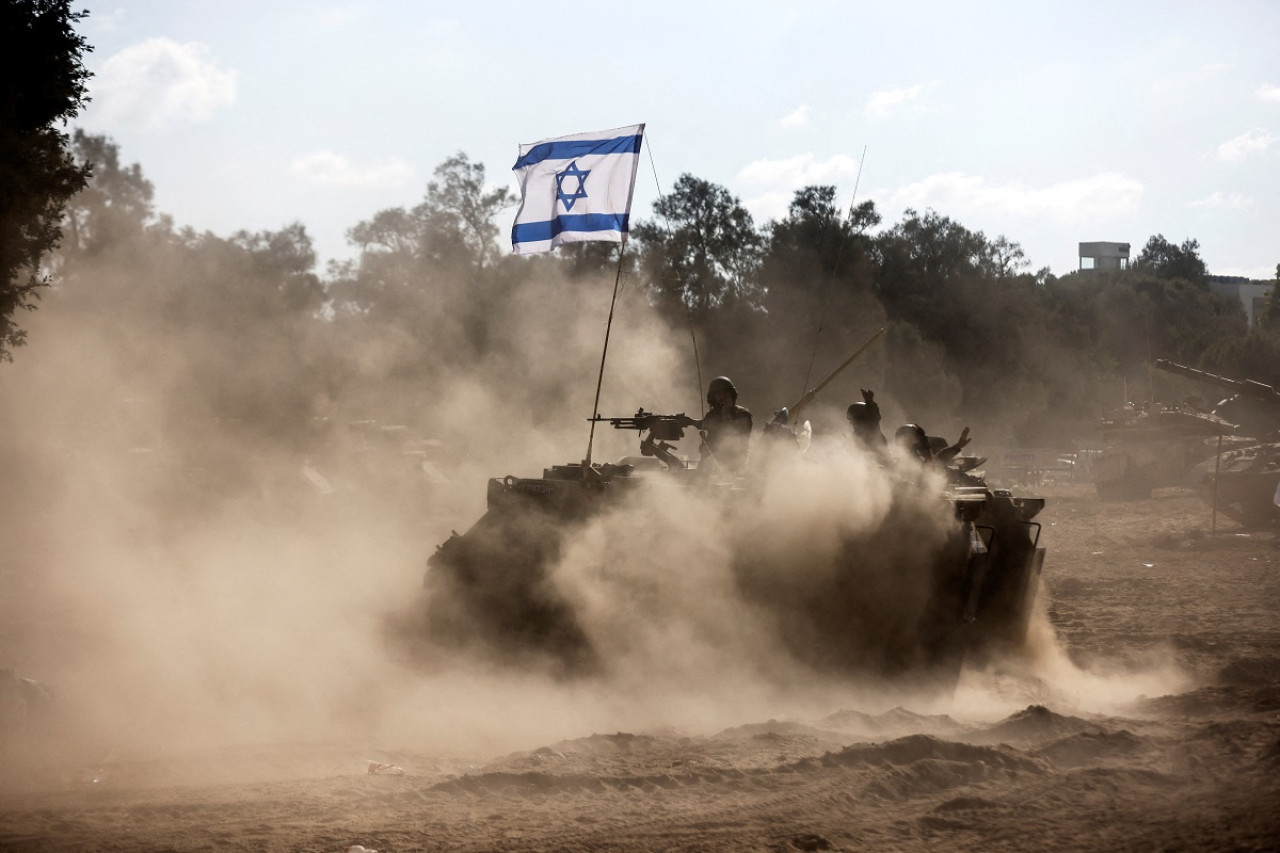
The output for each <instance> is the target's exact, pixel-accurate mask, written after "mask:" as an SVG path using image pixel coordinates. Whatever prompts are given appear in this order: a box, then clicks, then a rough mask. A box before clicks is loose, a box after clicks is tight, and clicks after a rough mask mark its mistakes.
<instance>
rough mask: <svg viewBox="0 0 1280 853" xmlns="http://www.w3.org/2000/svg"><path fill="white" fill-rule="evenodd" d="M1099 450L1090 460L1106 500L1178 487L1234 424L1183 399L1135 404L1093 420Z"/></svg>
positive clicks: (1211, 454) (1100, 495) (1144, 494)
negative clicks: (1171, 401)
mask: <svg viewBox="0 0 1280 853" xmlns="http://www.w3.org/2000/svg"><path fill="white" fill-rule="evenodd" d="M1098 431H1099V433H1100V437H1101V440H1102V452H1101V453H1100V454H1099V455H1098V456H1097V457H1096V458H1095V459H1094V460H1093V483H1094V486H1095V487H1096V488H1097V490H1098V496H1099V497H1101V498H1104V499H1107V500H1126V499H1132V498H1142V497H1149V496H1150V495H1151V490H1152V489H1158V488H1162V487H1166V486H1180V485H1184V484H1186V482H1187V477H1188V476H1189V475H1190V472H1191V471H1192V469H1193V468H1194V467H1195V466H1196V465H1197V464H1198V463H1200V462H1202V461H1203V460H1204V459H1206V458H1209V457H1212V456H1213V453H1214V449H1215V447H1216V446H1217V438H1218V436H1223V435H1234V433H1235V431H1236V425H1235V424H1232V423H1228V422H1227V421H1225V420H1223V419H1222V418H1221V417H1219V416H1217V415H1214V414H1212V413H1209V412H1202V411H1199V410H1197V409H1195V408H1193V407H1192V406H1189V405H1186V404H1183V403H1140V404H1137V405H1132V404H1131V405H1128V406H1125V407H1124V408H1122V409H1118V410H1115V411H1112V412H1108V413H1107V414H1106V415H1104V416H1103V417H1102V418H1101V419H1099V421H1098Z"/></svg>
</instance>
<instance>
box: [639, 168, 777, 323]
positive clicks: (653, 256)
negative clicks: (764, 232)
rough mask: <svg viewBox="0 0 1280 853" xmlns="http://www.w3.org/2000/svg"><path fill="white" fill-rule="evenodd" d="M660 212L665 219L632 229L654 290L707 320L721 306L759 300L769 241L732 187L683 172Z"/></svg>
mask: <svg viewBox="0 0 1280 853" xmlns="http://www.w3.org/2000/svg"><path fill="white" fill-rule="evenodd" d="M654 212H655V213H656V214H657V215H658V217H659V219H658V220H656V221H649V222H641V223H638V224H637V225H636V226H635V227H634V228H633V229H632V234H633V235H634V236H635V238H636V239H637V241H638V242H639V243H640V245H641V249H642V251H643V257H644V261H643V270H644V274H645V275H646V277H647V280H648V287H649V289H650V292H652V293H653V294H654V297H655V299H656V300H657V301H658V302H659V303H660V304H663V305H666V306H668V307H670V308H671V309H673V316H674V317H677V318H679V317H681V316H682V315H684V314H685V312H686V311H688V312H691V313H692V316H693V317H694V318H695V319H696V320H702V319H704V318H706V317H707V316H708V315H709V314H710V313H711V312H712V311H713V310H716V309H721V308H724V309H735V308H739V307H741V306H742V305H746V306H749V307H753V306H755V305H756V304H757V303H758V301H759V297H760V288H759V286H758V284H757V281H756V276H755V272H756V268H757V266H758V264H759V259H760V252H761V248H762V246H763V243H764V240H763V238H762V237H761V236H760V234H759V233H758V232H757V231H756V228H755V223H754V222H753V221H752V218H751V214H750V213H748V212H747V210H746V208H744V207H743V206H742V204H741V202H739V201H738V199H737V198H736V197H734V196H733V195H732V194H730V192H729V191H728V190H727V189H725V188H724V187H722V186H719V185H718V184H713V183H711V182H710V181H705V180H702V179H701V178H695V177H694V176H693V175H688V174H686V175H681V176H680V177H679V179H677V180H676V185H675V188H674V189H673V190H672V191H671V193H670V194H669V195H666V196H663V197H662V198H661V199H659V201H658V202H657V203H656V204H655V205H654Z"/></svg>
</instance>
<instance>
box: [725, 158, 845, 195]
mask: <svg viewBox="0 0 1280 853" xmlns="http://www.w3.org/2000/svg"><path fill="white" fill-rule="evenodd" d="M857 174H858V161H857V160H854V159H853V158H852V157H846V156H845V155H843V154H837V155H836V156H834V157H828V158H827V159H826V160H818V159H817V158H815V157H814V156H813V155H812V154H798V155H796V156H795V157H790V158H788V159H786V160H757V161H755V162H754V163H749V164H748V165H747V166H746V167H745V168H744V169H743V170H742V171H740V172H739V173H738V179H739V180H741V181H743V182H746V183H750V184H755V185H756V186H760V187H765V188H769V189H779V190H797V189H800V187H805V186H812V185H814V184H837V183H839V182H841V181H845V180H853V179H854V178H855V177H856V176H857Z"/></svg>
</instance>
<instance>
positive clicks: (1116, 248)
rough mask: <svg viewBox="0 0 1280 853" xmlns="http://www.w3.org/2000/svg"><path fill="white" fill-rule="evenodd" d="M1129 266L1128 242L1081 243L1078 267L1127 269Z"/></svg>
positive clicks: (1083, 268) (1087, 268) (1084, 268)
mask: <svg viewBox="0 0 1280 853" xmlns="http://www.w3.org/2000/svg"><path fill="white" fill-rule="evenodd" d="M1128 268H1129V244H1128V243H1081V244H1080V269H1082V270H1127V269H1128Z"/></svg>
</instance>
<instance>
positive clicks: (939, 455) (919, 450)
mask: <svg viewBox="0 0 1280 853" xmlns="http://www.w3.org/2000/svg"><path fill="white" fill-rule="evenodd" d="M971 440H972V439H970V438H969V428H968V427H965V428H964V430H963V431H962V432H961V433H960V438H958V439H957V440H956V443H955V444H953V445H951V446H950V447H948V446H946V439H941V438H937V437H936V436H930V435H928V434H926V433H925V431H924V428H923V427H921V426H920V425H919V424H903V425H902V426H900V427H898V431H897V432H895V433H894V434H893V441H894V443H895V444H897V445H898V447H900V448H902V449H903V450H904V451H905V452H906V454H907V455H908V456H909V457H912V458H914V459H916V460H917V461H920V462H938V463H941V464H942V465H943V466H946V464H947V463H948V462H950V461H951V460H952V459H955V458H956V454H958V453H959V452H960V451H961V450H963V449H964V448H965V445H967V444H968V443H969V442H970V441H971ZM935 445H942V446H941V447H940V448H939V449H937V450H935V449H934V447H935Z"/></svg>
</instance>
